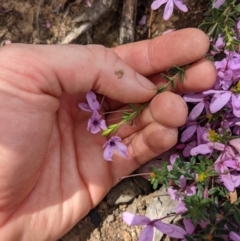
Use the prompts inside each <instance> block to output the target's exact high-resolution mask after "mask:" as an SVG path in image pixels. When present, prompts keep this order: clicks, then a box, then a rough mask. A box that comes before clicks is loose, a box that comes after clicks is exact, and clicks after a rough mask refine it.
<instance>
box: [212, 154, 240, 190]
mask: <svg viewBox="0 0 240 241" xmlns="http://www.w3.org/2000/svg"><path fill="white" fill-rule="evenodd" d="M235 162H236V161H234V160H232V157H231V156H230V155H229V153H228V152H227V151H226V152H224V153H223V154H221V155H219V157H218V159H217V160H216V162H215V163H214V168H215V171H216V172H218V173H219V174H220V178H221V180H222V182H223V184H224V186H225V187H226V188H227V189H228V191H229V192H233V191H234V189H235V184H234V181H233V179H232V176H231V173H230V170H229V169H228V166H229V165H234V163H235Z"/></svg>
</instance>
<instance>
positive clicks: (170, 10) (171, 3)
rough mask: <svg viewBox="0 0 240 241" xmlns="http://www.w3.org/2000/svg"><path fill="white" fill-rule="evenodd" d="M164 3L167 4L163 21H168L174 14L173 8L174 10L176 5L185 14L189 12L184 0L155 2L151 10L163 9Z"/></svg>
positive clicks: (158, 0)
mask: <svg viewBox="0 0 240 241" xmlns="http://www.w3.org/2000/svg"><path fill="white" fill-rule="evenodd" d="M164 3H167V4H166V6H165V9H164V13H163V19H164V20H168V19H169V18H170V17H171V16H172V13H173V8H174V4H175V5H176V6H177V7H178V8H179V9H180V10H181V11H183V12H187V11H188V8H187V6H186V5H185V4H184V3H183V0H155V1H154V2H153V3H152V5H151V8H152V10H156V9H158V8H159V7H161V6H162V5H163V4H164Z"/></svg>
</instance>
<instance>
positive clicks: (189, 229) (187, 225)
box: [183, 218, 195, 234]
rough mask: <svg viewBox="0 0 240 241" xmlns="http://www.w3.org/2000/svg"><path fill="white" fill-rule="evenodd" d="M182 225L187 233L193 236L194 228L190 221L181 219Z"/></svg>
mask: <svg viewBox="0 0 240 241" xmlns="http://www.w3.org/2000/svg"><path fill="white" fill-rule="evenodd" d="M183 224H184V227H185V229H186V231H187V233H188V234H193V232H194V230H195V227H194V225H193V223H192V221H191V219H186V218H184V219H183Z"/></svg>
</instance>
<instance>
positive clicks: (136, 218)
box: [122, 212, 187, 241]
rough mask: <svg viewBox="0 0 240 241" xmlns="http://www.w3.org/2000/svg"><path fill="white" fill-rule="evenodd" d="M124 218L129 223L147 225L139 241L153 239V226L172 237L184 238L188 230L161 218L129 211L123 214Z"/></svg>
mask: <svg viewBox="0 0 240 241" xmlns="http://www.w3.org/2000/svg"><path fill="white" fill-rule="evenodd" d="M122 219H123V220H124V221H125V222H126V223H127V224H128V225H129V226H132V225H146V227H145V229H144V230H143V231H142V233H141V235H140V238H139V241H152V239H153V228H156V229H158V230H159V231H160V232H162V233H164V234H166V235H168V236H170V237H172V238H180V239H183V238H184V236H185V235H186V234H187V232H186V231H185V230H184V229H183V228H181V227H179V226H177V225H174V224H167V223H163V222H162V221H161V220H158V219H155V220H150V219H149V218H148V217H146V216H143V215H135V214H132V213H129V212H124V213H123V214H122Z"/></svg>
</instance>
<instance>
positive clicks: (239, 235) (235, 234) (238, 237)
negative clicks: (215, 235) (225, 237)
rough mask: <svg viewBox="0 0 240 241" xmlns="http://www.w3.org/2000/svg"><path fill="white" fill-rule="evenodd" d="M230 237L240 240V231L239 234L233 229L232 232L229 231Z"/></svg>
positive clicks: (233, 240) (235, 240)
mask: <svg viewBox="0 0 240 241" xmlns="http://www.w3.org/2000/svg"><path fill="white" fill-rule="evenodd" d="M229 238H230V239H231V240H232V241H240V233H239V234H237V233H235V232H233V231H231V232H230V233H229Z"/></svg>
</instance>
